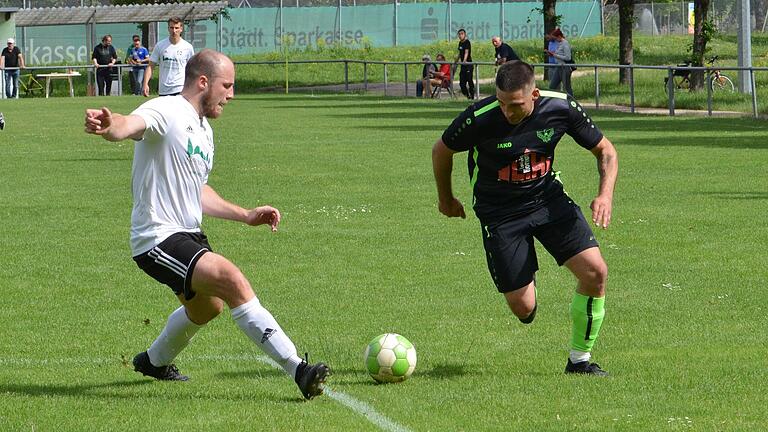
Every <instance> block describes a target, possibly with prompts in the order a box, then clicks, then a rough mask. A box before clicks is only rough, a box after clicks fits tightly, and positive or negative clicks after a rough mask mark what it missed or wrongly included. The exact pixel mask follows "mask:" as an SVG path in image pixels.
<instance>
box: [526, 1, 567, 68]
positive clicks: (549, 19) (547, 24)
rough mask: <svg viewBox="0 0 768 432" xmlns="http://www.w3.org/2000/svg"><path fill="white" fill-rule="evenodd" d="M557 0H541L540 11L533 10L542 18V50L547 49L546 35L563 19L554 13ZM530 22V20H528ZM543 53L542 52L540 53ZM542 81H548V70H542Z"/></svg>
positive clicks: (545, 59)
mask: <svg viewBox="0 0 768 432" xmlns="http://www.w3.org/2000/svg"><path fill="white" fill-rule="evenodd" d="M556 6H557V0H542V4H541V9H538V8H536V9H533V10H534V11H537V12H540V13H541V15H542V17H543V18H544V49H547V48H548V47H549V41H547V37H546V36H547V35H548V34H550V33H552V30H554V29H555V28H557V26H559V25H560V21H561V20H562V19H563V16H562V15H557V13H556ZM528 21H529V22H530V19H529V20H528ZM542 52H543V51H542ZM547 59H548V54H546V53H544V63H546V62H547ZM544 79H545V80H547V79H549V68H544Z"/></svg>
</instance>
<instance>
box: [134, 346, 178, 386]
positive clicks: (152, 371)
mask: <svg viewBox="0 0 768 432" xmlns="http://www.w3.org/2000/svg"><path fill="white" fill-rule="evenodd" d="M133 370H135V371H136V372H141V374H142V375H144V376H148V377H152V378H155V379H157V380H160V381H188V380H189V377H188V376H186V375H182V374H181V373H179V370H178V369H176V365H174V364H170V365H168V366H154V365H153V364H152V363H150V361H149V355H148V354H147V352H146V351H144V352H142V353H138V354H136V357H134V358H133Z"/></svg>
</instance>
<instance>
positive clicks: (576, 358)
mask: <svg viewBox="0 0 768 432" xmlns="http://www.w3.org/2000/svg"><path fill="white" fill-rule="evenodd" d="M569 357H570V358H571V363H581V362H585V361H589V359H591V358H592V354H591V353H590V352H584V351H576V350H574V349H572V350H571V354H570V356H569Z"/></svg>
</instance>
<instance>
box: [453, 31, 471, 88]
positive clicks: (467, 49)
mask: <svg viewBox="0 0 768 432" xmlns="http://www.w3.org/2000/svg"><path fill="white" fill-rule="evenodd" d="M456 34H457V35H458V36H459V55H458V57H456V62H460V63H471V62H472V43H471V42H469V39H467V32H466V31H465V30H464V29H463V28H462V29H459V31H458V32H457V33H456ZM474 68H475V67H474V66H473V65H471V64H469V65H465V64H462V65H461V68H460V69H459V87H461V94H463V95H464V96H466V97H467V99H474V98H475V80H474V79H473V77H472V72H473V70H474Z"/></svg>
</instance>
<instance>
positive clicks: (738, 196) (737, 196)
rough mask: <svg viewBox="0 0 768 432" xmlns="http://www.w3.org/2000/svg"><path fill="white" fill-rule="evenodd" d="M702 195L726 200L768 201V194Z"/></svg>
mask: <svg viewBox="0 0 768 432" xmlns="http://www.w3.org/2000/svg"><path fill="white" fill-rule="evenodd" d="M700 194H701V195H706V196H710V197H714V198H720V199H724V200H768V192H746V191H742V192H700Z"/></svg>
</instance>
